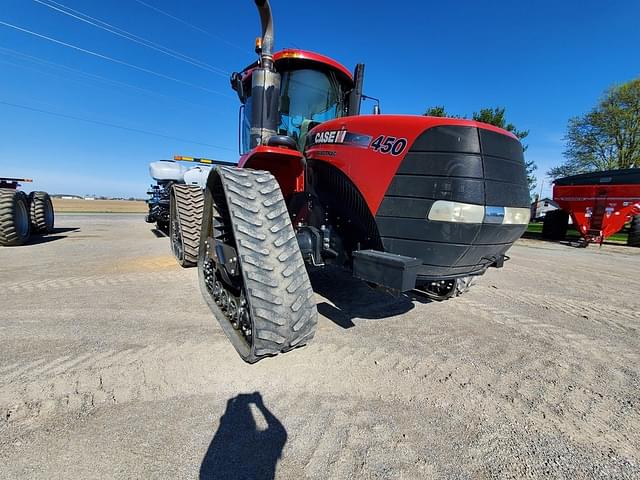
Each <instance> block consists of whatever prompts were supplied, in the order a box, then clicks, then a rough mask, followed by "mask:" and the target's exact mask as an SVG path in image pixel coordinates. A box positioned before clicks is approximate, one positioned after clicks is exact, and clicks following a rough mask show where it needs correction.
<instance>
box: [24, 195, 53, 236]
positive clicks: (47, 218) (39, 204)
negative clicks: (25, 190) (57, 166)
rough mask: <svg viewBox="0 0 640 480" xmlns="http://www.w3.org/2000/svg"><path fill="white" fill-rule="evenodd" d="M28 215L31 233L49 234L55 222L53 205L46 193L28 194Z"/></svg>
mask: <svg viewBox="0 0 640 480" xmlns="http://www.w3.org/2000/svg"><path fill="white" fill-rule="evenodd" d="M29 213H30V214H31V231H32V232H33V233H51V232H53V224H54V222H55V214H54V212H53V203H52V202H51V197H49V194H48V193H47V192H31V193H30V194H29Z"/></svg>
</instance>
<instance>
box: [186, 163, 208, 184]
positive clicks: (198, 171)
mask: <svg viewBox="0 0 640 480" xmlns="http://www.w3.org/2000/svg"><path fill="white" fill-rule="evenodd" d="M210 171H211V167H201V166H198V167H192V168H190V169H189V170H187V171H186V172H185V173H184V183H186V184H187V185H199V186H200V188H202V189H204V188H205V187H206V186H207V178H209V172H210Z"/></svg>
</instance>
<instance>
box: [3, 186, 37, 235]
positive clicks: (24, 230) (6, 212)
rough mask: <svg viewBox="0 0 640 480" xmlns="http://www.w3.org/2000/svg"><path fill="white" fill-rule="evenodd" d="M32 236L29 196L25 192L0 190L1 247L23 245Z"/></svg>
mask: <svg viewBox="0 0 640 480" xmlns="http://www.w3.org/2000/svg"><path fill="white" fill-rule="evenodd" d="M30 236H31V222H30V220H29V200H28V199H27V196H26V195H25V194H24V192H19V191H17V190H11V189H7V188H0V245H5V246H14V245H22V244H24V243H25V242H26V241H27V240H29V237H30Z"/></svg>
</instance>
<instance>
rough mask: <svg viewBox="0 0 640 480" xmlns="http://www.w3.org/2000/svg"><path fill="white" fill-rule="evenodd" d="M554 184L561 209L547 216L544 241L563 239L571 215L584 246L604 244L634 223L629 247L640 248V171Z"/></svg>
mask: <svg viewBox="0 0 640 480" xmlns="http://www.w3.org/2000/svg"><path fill="white" fill-rule="evenodd" d="M553 183H554V185H553V200H554V201H555V202H556V203H557V204H558V205H559V207H560V209H559V210H555V211H552V212H548V213H547V214H546V216H545V220H544V226H543V229H542V235H543V237H545V238H549V239H552V240H561V239H563V238H564V237H565V235H566V233H567V226H568V222H569V215H571V218H572V219H573V223H574V225H575V226H576V229H577V230H578V232H580V235H582V237H583V239H584V243H585V245H586V244H588V243H600V244H601V243H602V242H603V241H604V240H605V239H606V238H607V237H610V236H611V235H613V234H614V233H616V232H619V231H620V230H622V228H624V226H625V224H626V223H627V222H629V221H631V230H630V232H629V238H628V244H629V245H631V246H635V247H640V168H630V169H626V170H607V171H603V172H593V173H584V174H580V175H573V176H571V177H565V178H560V179H557V180H555V181H554V182H553Z"/></svg>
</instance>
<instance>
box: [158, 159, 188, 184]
mask: <svg viewBox="0 0 640 480" xmlns="http://www.w3.org/2000/svg"><path fill="white" fill-rule="evenodd" d="M186 171H187V168H186V167H184V166H182V165H180V164H179V163H176V162H173V161H171V160H160V161H159V162H151V163H150V164H149V173H150V174H151V178H153V179H154V180H155V181H157V182H162V181H166V180H173V181H174V182H179V183H182V182H183V181H184V173H185V172H186Z"/></svg>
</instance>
